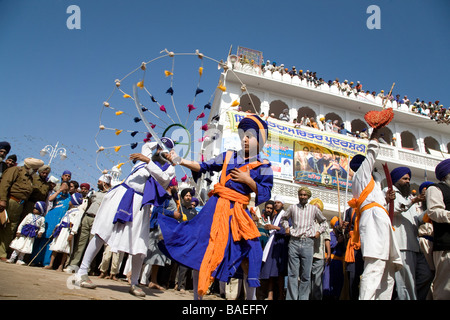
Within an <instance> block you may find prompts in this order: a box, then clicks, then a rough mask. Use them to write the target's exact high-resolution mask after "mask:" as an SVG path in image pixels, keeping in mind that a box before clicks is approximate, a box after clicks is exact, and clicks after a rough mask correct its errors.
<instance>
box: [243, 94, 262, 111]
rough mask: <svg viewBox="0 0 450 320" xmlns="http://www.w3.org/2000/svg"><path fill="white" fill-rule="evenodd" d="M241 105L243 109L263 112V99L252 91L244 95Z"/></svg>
mask: <svg viewBox="0 0 450 320" xmlns="http://www.w3.org/2000/svg"><path fill="white" fill-rule="evenodd" d="M239 105H240V106H241V110H242V111H250V112H252V113H256V114H260V113H261V100H259V98H258V97H257V96H255V95H254V94H252V93H250V94H244V95H242V97H241V98H240V101H239Z"/></svg>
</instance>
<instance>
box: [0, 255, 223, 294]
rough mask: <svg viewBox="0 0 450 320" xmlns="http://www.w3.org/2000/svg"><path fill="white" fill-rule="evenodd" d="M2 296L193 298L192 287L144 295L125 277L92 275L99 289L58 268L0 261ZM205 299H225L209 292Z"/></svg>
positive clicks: (150, 291)
mask: <svg viewBox="0 0 450 320" xmlns="http://www.w3.org/2000/svg"><path fill="white" fill-rule="evenodd" d="M0 275H1V276H0V300H192V299H193V294H192V291H186V293H180V292H179V291H176V290H173V289H169V290H164V291H160V290H155V289H149V288H147V287H142V289H143V290H144V292H145V293H146V297H145V298H138V297H135V296H132V295H131V294H129V293H128V290H129V285H128V283H127V282H125V281H114V280H109V279H100V278H99V277H90V278H91V280H92V281H93V282H94V283H95V284H96V285H97V288H96V289H84V288H78V287H75V286H74V285H73V284H72V281H71V280H72V278H73V275H71V274H68V273H65V272H59V271H56V270H46V269H43V268H39V267H28V266H26V265H25V266H21V265H17V264H9V263H6V262H0ZM204 299H205V300H222V299H221V298H219V297H217V296H215V295H207V296H205V297H204Z"/></svg>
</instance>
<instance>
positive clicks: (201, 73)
mask: <svg viewBox="0 0 450 320" xmlns="http://www.w3.org/2000/svg"><path fill="white" fill-rule="evenodd" d="M198 74H199V75H200V77H201V76H202V75H203V67H200V68H198Z"/></svg>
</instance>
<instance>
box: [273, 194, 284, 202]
mask: <svg viewBox="0 0 450 320" xmlns="http://www.w3.org/2000/svg"><path fill="white" fill-rule="evenodd" d="M273 201H280V202H281V203H282V204H284V198H283V197H282V196H280V195H276V196H275V198H274V199H273Z"/></svg>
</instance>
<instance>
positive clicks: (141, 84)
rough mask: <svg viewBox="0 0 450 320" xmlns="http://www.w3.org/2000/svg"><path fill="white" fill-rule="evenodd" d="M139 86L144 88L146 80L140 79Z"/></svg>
mask: <svg viewBox="0 0 450 320" xmlns="http://www.w3.org/2000/svg"><path fill="white" fill-rule="evenodd" d="M137 86H138V87H139V88H141V89H142V88H144V80H142V81H139V82H138V83H137Z"/></svg>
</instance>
